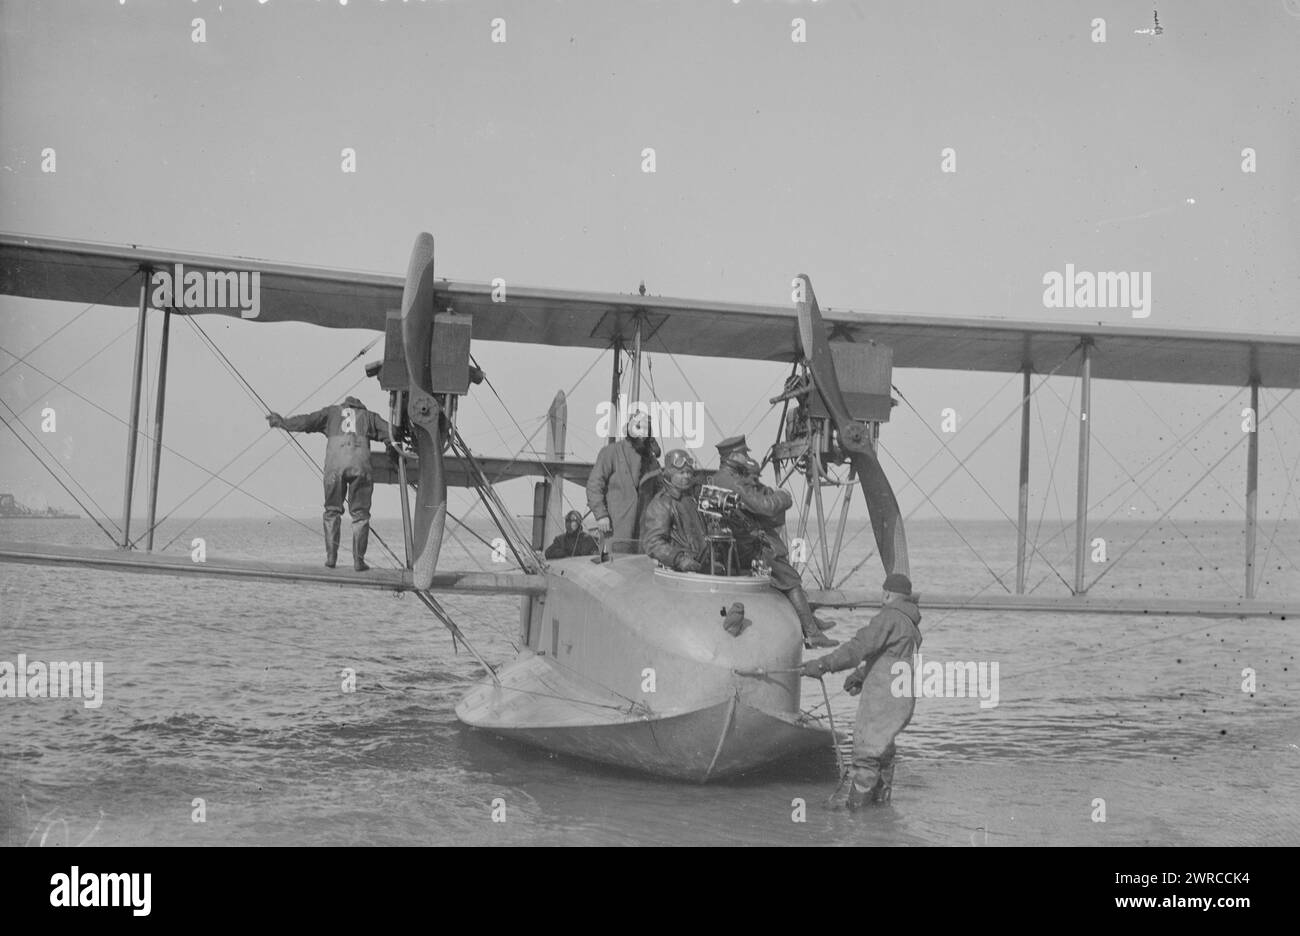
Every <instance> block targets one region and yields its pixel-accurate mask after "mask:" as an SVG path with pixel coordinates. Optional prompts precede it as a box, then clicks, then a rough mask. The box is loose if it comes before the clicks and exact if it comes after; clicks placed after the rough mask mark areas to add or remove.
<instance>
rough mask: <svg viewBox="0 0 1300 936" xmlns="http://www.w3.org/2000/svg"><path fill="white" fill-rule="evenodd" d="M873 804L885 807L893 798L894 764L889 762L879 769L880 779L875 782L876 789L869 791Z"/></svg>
mask: <svg viewBox="0 0 1300 936" xmlns="http://www.w3.org/2000/svg"><path fill="white" fill-rule="evenodd" d="M871 793H872V799H873V801H874V802H876V803H878V804H879V805H881V806H887V805H888V804H889V801H890V800H891V799H892V798H893V796H894V764H893V762H892V761H891V762H890V763H889V765H888V766H885V767H881V768H880V779H879V780H877V781H876V787H875V789H873V790H872V791H871Z"/></svg>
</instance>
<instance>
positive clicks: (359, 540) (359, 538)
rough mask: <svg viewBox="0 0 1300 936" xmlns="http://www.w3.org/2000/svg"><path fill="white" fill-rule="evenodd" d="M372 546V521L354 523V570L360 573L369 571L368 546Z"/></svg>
mask: <svg viewBox="0 0 1300 936" xmlns="http://www.w3.org/2000/svg"><path fill="white" fill-rule="evenodd" d="M369 544H370V521H369V520H361V521H356V520H354V521H353V522H352V568H354V569H356V570H357V571H358V572H366V571H369V569H370V566H368V565H366V546H368V545H369Z"/></svg>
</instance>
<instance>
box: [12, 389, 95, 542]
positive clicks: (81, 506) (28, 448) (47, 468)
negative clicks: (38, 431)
mask: <svg viewBox="0 0 1300 936" xmlns="http://www.w3.org/2000/svg"><path fill="white" fill-rule="evenodd" d="M0 403H3V404H4V407H5V409H7V410H9V412H11V413H13V412H14V411H13V408H12V407H10V406H9V404H8V403H6V402H5V401H4V400H3V399H0ZM0 422H3V423H4V424H5V426H6V427H7V428H8V429H9V431H10V432H12V433H13V434H14V438H16V439H17V440H18V441H19V442H21V443H22V444H23V448H25V449H27V451H29V452H31V453H32V457H33V458H35V459H36V461H37V462H38V463H39V464H40V466H41V467H42V468H44V469H45V470H46V471H47V472H49V475H50V477H52V478H53V479H54V480H55V481H57V482H58V484H59V487H61V488H63V490H65V491H67V492H68V496H69V497H71V498H72V499H73V500H74V501H76V504H77V506H78V507H80V508H81V509H82V510H83V511H85V513H86V515H87V516H89V517H90V519H91V520H93V521H94V522H95V526H97V527H99V528H100V529H101V530H103V531H104V535H105V536H107V537H108V538H109V539H110V540H111V541H112V543H113V545H114V546H116V545H117V538H116V537H115V536H113V534H112V533H110V532H108V530H107V529H106V528H105V527H104V525H103V524H102V523H100V522H99V518H98V517H96V516H95V515H94V514H93V513H91V511H90V510H89V509H88V508H87V507H86V505H85V504H83V503H82V502H81V501H80V500H79V499H78V498H77V495H76V494H73V493H72V491H71V490H70V489H69V488H68V486H67V485H66V484H64V483H63V479H62V478H60V477H59V476H58V475H56V474H55V473H54V472H53V471H51V470H50V468H49V466H47V465H46V464H45V462H44V460H42V458H41V457H40V456H39V455H37V454H36V451H35V450H34V449H33V448H32V447H31V446H30V445H28V444H27V440H26V439H24V438H23V437H22V436H21V435H19V434H18V430H16V429H15V428H14V427H13V424H12V423H10V422H9V420H7V419H0ZM14 422H17V423H18V424H19V425H22V422H21V421H20V420H18V418H17V414H16V413H15V414H14ZM23 428H24V429H26V428H27V427H26V426H23ZM28 431H29V432H30V431H31V430H30V429H29V430H28ZM32 438H36V436H35V435H34V434H33V436H32ZM36 441H37V442H38V443H40V439H38V438H37V439H36ZM41 448H45V446H44V444H41ZM47 451H48V450H47ZM51 457H53V456H51ZM69 477H72V476H71V475H69ZM76 483H77V482H76V479H75V478H73V484H76ZM78 487H80V485H78ZM86 496H87V498H89V497H90V495H89V494H87V495H86ZM91 503H92V504H93V503H94V500H91ZM95 506H96V507H97V508H99V510H100V511H101V512H103V508H102V507H99V505H98V504H95ZM105 517H106V518H107V514H105ZM110 522H111V521H110ZM114 525H115V526H116V524H114Z"/></svg>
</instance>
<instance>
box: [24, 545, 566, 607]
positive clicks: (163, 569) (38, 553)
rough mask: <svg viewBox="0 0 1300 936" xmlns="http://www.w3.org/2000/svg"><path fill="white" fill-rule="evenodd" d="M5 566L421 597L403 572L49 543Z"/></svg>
mask: <svg viewBox="0 0 1300 936" xmlns="http://www.w3.org/2000/svg"><path fill="white" fill-rule="evenodd" d="M0 562H10V563H20V564H26V565H45V566H72V567H76V568H81V569H101V570H104V571H109V572H136V573H140V574H144V575H182V576H191V577H196V578H214V579H228V580H238V581H258V582H278V583H282V584H297V585H335V586H340V587H345V588H368V589H376V590H380V591H391V592H406V591H416V590H417V589H416V588H415V585H414V583H413V582H412V579H411V573H410V572H409V571H408V570H403V569H380V568H373V569H371V570H370V571H369V572H353V571H352V570H351V569H344V568H337V569H326V568H323V567H317V566H310V565H303V564H297V563H288V562H266V561H263V560H260V559H233V558H225V557H221V556H209V557H207V558H206V559H205V561H203V562H195V561H193V560H192V559H191V558H190V557H189V556H188V555H175V556H169V555H162V554H160V553H142V552H128V551H125V550H120V549H118V550H114V549H92V548H89V547H86V546H55V545H50V544H48V543H0ZM427 591H435V592H454V593H458V594H470V595H541V594H544V593H545V592H546V581H545V579H544V577H543V576H540V575H527V574H525V573H522V572H518V573H509V572H507V573H500V572H437V573H435V574H434V577H433V584H432V585H431V586H430V587H429V588H428V589H427Z"/></svg>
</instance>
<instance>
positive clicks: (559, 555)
mask: <svg viewBox="0 0 1300 936" xmlns="http://www.w3.org/2000/svg"><path fill="white" fill-rule="evenodd" d="M599 551H600V547H598V546H597V545H596V541H595V540H594V539H592V538H591V537H590V536H588V535H587V533H586V532H585V531H584V530H583V529H582V514H580V513H578V512H577V511H576V510H570V511H569V512H568V513H567V514H565V515H564V532H563V533H561V534H560V535H559V536H557V537H556V538H555V541H554V542H552V543H551V545H550V546H547V547H546V558H547V559H567V558H568V557H569V556H594V555H595V554H596V553H597V552H599Z"/></svg>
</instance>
